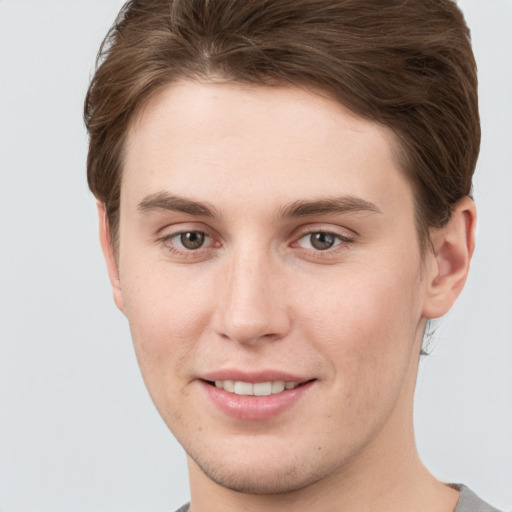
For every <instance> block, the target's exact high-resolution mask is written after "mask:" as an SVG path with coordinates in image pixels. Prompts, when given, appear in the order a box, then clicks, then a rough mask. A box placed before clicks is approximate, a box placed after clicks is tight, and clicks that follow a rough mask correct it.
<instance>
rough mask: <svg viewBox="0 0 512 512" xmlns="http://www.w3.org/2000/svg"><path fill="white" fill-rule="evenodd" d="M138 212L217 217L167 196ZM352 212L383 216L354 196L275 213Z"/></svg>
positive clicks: (202, 206)
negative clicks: (167, 212)
mask: <svg viewBox="0 0 512 512" xmlns="http://www.w3.org/2000/svg"><path fill="white" fill-rule="evenodd" d="M137 209H138V210H139V211H140V212H142V213H146V212H152V211H159V210H162V211H172V212H180V213H186V214H188V215H194V216H197V217H211V218H213V217H216V216H217V213H216V211H215V208H214V207H213V206H211V205H209V204H207V203H202V202H199V201H195V200H193V199H188V198H186V197H182V196H175V195H172V194H169V193H167V192H157V193H154V194H149V195H148V196H146V197H145V198H144V199H143V200H142V201H141V202H140V203H139V204H138V207H137ZM351 212H369V213H382V212H381V210H380V209H379V208H378V207H377V206H376V205H375V204H374V203H372V202H370V201H367V200H365V199H362V198H359V197H355V196H350V195H349V196H340V197H328V198H322V199H315V200H299V201H295V202H293V203H291V204H290V205H288V206H285V207H283V208H280V209H279V210H278V212H277V213H278V217H281V218H299V217H308V216H312V215H326V214H336V213H338V214H343V213H351Z"/></svg>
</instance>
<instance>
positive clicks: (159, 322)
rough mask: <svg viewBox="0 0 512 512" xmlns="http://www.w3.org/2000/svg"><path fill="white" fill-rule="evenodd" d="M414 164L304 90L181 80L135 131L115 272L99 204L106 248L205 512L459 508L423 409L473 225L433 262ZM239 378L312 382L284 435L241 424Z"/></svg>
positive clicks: (464, 209) (280, 424)
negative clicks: (436, 465) (222, 394)
mask: <svg viewBox="0 0 512 512" xmlns="http://www.w3.org/2000/svg"><path fill="white" fill-rule="evenodd" d="M397 151H398V147H397V145H396V142H395V138H394V136H393V133H392V132H391V131H390V130H388V129H387V128H385V127H383V126H381V125H378V124H376V123H373V122H371V121H368V120H364V119H362V118H359V117H357V116H355V115H354V114H352V113H350V112H348V111H347V110H346V109H344V108H343V107H342V106H341V105H339V104H338V103H336V102H334V101H332V100H331V99H329V98H326V97H324V96H322V95H320V94H317V93H315V92H313V91H308V90H303V89H299V88H292V87H274V88H264V87H248V86H242V85H237V84H228V83H222V84H221V83H198V82H195V81H185V82H179V83H177V84H173V85H172V86H169V87H168V88H167V89H165V90H164V91H163V92H161V93H159V95H158V96H155V97H154V98H153V99H152V100H151V101H150V102H149V104H148V105H147V107H146V108H145V109H144V111H143V112H142V114H141V115H140V116H139V117H138V118H137V120H136V121H135V122H134V123H133V125H132V126H131V129H130V131H129V134H128V139H127V144H126V154H125V165H124V170H123V177H122V187H121V211H120V228H119V229H120V232H119V235H120V236H119V240H120V244H119V249H118V253H117V254H116V255H114V252H113V250H112V246H111V244H110V236H109V231H108V222H107V221H106V217H105V214H104V208H103V206H102V205H99V213H100V234H101V239H102V246H103V249H104V253H105V257H106V260H107V266H108V269H109V274H110V278H111V282H112V286H113V292H114V299H115V301H116V304H117V305H118V307H119V308H120V309H121V311H123V312H124V313H125V315H126V316H127V318H128V320H129V323H130V328H131V332H132V337H133V341H134V345H135V350H136V353H137V357H138V361H139V364H140V367H141V370H142V374H143V376H144V379H145V382H146V385H147V387H148V390H149V392H150V394H151V396H152V399H153V401H154V403H155V405H156V406H157V408H158V410H159V412H160V414H161V415H162V417H163V419H164V421H165V422H166V423H167V425H168V426H169V428H170V429H171V430H172V432H173V433H174V435H175V436H176V437H177V439H178V440H179V442H180V443H181V444H182V445H183V447H184V449H185V450H186V452H187V454H188V457H189V472H190V481H191V496H192V501H191V503H192V509H193V512H203V511H206V510H208V511H210V512H212V511H213V512H215V511H217V510H219V511H220V510H223V511H230V510H233V511H235V510H237V511H239V510H251V511H252V510H254V511H256V510H263V509H264V510H280V511H283V510H284V511H286V510H292V509H296V507H297V506H300V507H301V509H304V510H309V511H315V510H322V511H325V510H345V509H347V510H351V511H359V510H361V511H363V510H365V511H366V510H376V509H378V510H381V511H386V510H416V511H423V510H425V511H426V510H429V511H430V512H432V511H450V510H453V508H454V507H455V504H456V501H457V497H458V494H457V492H456V491H454V490H453V489H451V488H448V487H447V486H445V485H443V484H441V483H440V482H438V481H437V480H435V479H434V478H433V477H432V476H431V475H430V474H429V473H428V472H427V470H426V469H425V468H424V467H423V465H422V464H421V462H420V461H419V459H418V456H417V453H416V449H415V445H414V434H413V428H412V404H413V394H414V386H415V381H416V373H417V367H418V359H419V352H420V347H421V342H422V335H423V330H424V327H425V322H426V321H427V319H429V318H435V317H439V316H441V315H443V314H444V313H445V312H446V311H447V310H448V309H449V308H450V306H451V305H452V304H453V302H454V300H455V299H456V297H457V296H458V294H459V293H460V291H461V289H462V286H463V284H464V281H465V278H466V275H467V271H468V266H469V260H470V257H471V254H472V251H473V245H474V234H473V232H474V223H475V209H474V205H473V203H472V202H471V201H470V200H469V199H467V198H466V199H463V200H461V201H460V202H459V203H458V204H457V205H456V207H455V209H454V213H453V215H452V219H451V220H450V222H449V223H448V225H447V226H446V227H445V228H443V229H440V230H436V231H435V232H432V233H431V235H432V250H431V251H427V254H426V255H425V256H424V257H423V258H422V255H421V252H420V247H419V243H418V236H417V232H416V226H415V220H414V219H415V217H414V193H413V190H412V188H411V185H410V183H409V181H408V180H407V178H406V177H405V175H404V173H403V172H402V170H401V169H400V168H399V166H398V163H397V161H398V159H397V158H396V155H397ZM171 196H172V200H170V199H169V198H170V197H171ZM340 198H341V199H342V201H341V203H342V204H341V206H343V208H340ZM347 198H349V199H350V201H348V202H347ZM327 199H328V200H330V201H331V202H330V203H329V205H327V206H326V203H325V201H326V200H327ZM333 199H335V200H336V205H337V208H333V201H332V200H333ZM184 200H186V201H193V204H192V205H191V204H190V202H185V201H184ZM318 201H323V203H322V205H323V210H322V209H319V208H316V211H310V212H309V214H306V213H307V212H304V211H303V212H302V214H301V215H298V214H297V211H295V212H294V213H295V214H294V215H293V214H291V213H292V212H291V210H293V206H294V205H295V206H296V205H297V203H298V202H305V203H311V202H317V203H318ZM347 203H350V204H351V205H352V207H350V208H347ZM197 204H199V205H201V206H202V207H204V208H208V209H209V210H210V212H209V213H211V214H212V215H206V211H205V210H204V209H203V210H201V209H200V208H199V207H198V206H197ZM354 204H356V205H357V206H358V208H354V207H353V205H354ZM184 205H185V206H184ZM361 205H363V207H361ZM192 206H193V207H194V208H195V209H194V208H192ZM316 206H317V207H318V204H316ZM176 210H183V211H176ZM182 232H189V233H196V235H195V236H196V237H197V233H198V232H202V233H205V235H206V236H205V242H204V245H203V246H202V247H200V248H198V249H197V250H190V249H187V248H186V247H184V246H183V245H182V244H181V243H180V241H181V240H182V239H181V238H180V235H179V233H182ZM311 233H324V234H325V233H330V234H331V236H332V237H333V238H332V240H333V241H334V244H333V246H332V247H331V248H328V249H326V250H318V249H317V248H315V247H314V246H313V245H312V239H311ZM192 236H194V235H192ZM226 368H227V369H240V370H242V371H261V370H268V369H273V370H279V371H287V372H292V373H294V374H298V375H301V376H304V377H307V379H314V382H313V383H312V385H310V386H309V388H308V389H307V391H306V392H304V393H303V394H302V396H301V397H300V399H299V400H298V401H297V402H295V403H294V404H293V405H292V406H291V407H290V408H288V409H286V410H285V411H284V412H283V413H281V414H279V415H278V416H277V417H272V418H270V419H267V420H263V421H251V420H241V419H236V418H233V417H230V416H228V415H226V414H224V413H223V412H222V411H220V410H219V409H218V408H217V407H216V405H215V404H213V403H212V402H211V400H210V399H209V398H208V396H207V395H206V393H205V392H204V383H203V382H202V380H201V379H202V378H203V376H204V375H205V374H206V373H208V372H212V371H217V370H221V369H226Z"/></svg>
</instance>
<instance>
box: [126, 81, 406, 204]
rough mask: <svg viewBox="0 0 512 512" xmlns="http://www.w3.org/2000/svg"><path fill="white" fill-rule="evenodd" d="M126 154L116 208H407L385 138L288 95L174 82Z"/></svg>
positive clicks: (349, 116) (327, 102) (385, 133)
mask: <svg viewBox="0 0 512 512" xmlns="http://www.w3.org/2000/svg"><path fill="white" fill-rule="evenodd" d="M125 149H126V151H125V166H124V174H123V178H122V183H123V185H122V190H121V201H122V203H123V201H124V202H126V201H129V202H130V203H132V204H134V203H135V202H136V201H137V198H140V197H141V196H145V195H148V194H154V193H158V192H160V191H169V192H172V193H173V194H180V195H185V196H187V197H194V198H196V199H198V200H202V201H209V202H211V201H212V200H214V199H215V198H216V197H219V198H222V199H224V204H223V206H224V207H225V208H228V207H229V206H230V202H231V200H234V199H235V198H236V199H238V200H239V201H240V203H243V202H244V201H251V202H253V201H254V199H255V198H258V199H259V201H260V203H259V204H260V205H261V204H266V205H271V204H272V205H273V206H274V207H279V206H280V204H279V203H283V202H291V201H294V200H297V199H302V198H303V197H302V196H304V195H306V196H311V197H314V196H316V197H323V196H326V195H332V194H334V193H336V194H349V195H352V196H358V197H363V198H364V199H367V200H369V201H376V200H378V201H381V202H382V201H384V202H386V203H389V204H392V203H393V201H396V200H400V201H403V200H404V199H405V200H406V202H407V203H412V197H411V196H412V191H411V188H410V187H409V184H408V183H406V180H405V178H404V176H403V173H402V172H401V170H400V169H399V165H398V163H397V162H398V159H397V158H396V153H397V142H396V140H395V137H394V134H393V133H392V131H391V130H389V129H388V128H386V127H384V126H382V125H380V124H378V123H375V122H372V121H369V120H366V119H363V118H361V117H359V116H356V115H354V114H353V113H351V112H350V111H348V110H347V109H346V108H344V107H343V106H342V105H341V104H339V103H338V102H335V101H334V100H332V99H330V98H329V97H326V96H325V95H323V94H321V93H320V92H317V91H311V90H304V89H301V88H296V87H259V86H244V85H240V84H232V83H199V82H196V81H182V82H178V83H176V84H173V85H170V86H169V87H168V88H166V89H165V90H163V91H161V92H160V93H159V94H158V95H156V96H155V97H153V98H152V99H151V101H150V102H149V103H148V104H147V105H146V107H145V108H144V110H143V111H142V112H141V114H140V115H139V116H138V117H137V119H136V120H135V121H134V123H133V124H132V126H131V128H130V130H129V133H128V137H127V145H126V148H125ZM404 194H405V196H404ZM226 199H229V201H226Z"/></svg>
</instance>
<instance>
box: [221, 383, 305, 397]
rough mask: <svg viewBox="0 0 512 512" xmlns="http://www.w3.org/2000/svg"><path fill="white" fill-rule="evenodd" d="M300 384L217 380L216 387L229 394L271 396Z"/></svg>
mask: <svg viewBox="0 0 512 512" xmlns="http://www.w3.org/2000/svg"><path fill="white" fill-rule="evenodd" d="M299 385H300V383H298V382H284V381H282V380H275V381H268V382H255V383H252V382H243V381H240V380H216V381H215V387H216V388H219V389H223V390H224V391H227V392H228V393H233V394H235V395H245V396H269V395H275V394H277V393H282V392H283V391H285V390H289V389H295V388H296V387H297V386H299Z"/></svg>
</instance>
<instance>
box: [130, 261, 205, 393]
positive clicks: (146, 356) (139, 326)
mask: <svg viewBox="0 0 512 512" xmlns="http://www.w3.org/2000/svg"><path fill="white" fill-rule="evenodd" d="M123 270H124V272H123V273H122V275H121V281H122V290H123V296H124V301H125V312H126V316H127V318H128V321H129V324H130V330H131V334H132V339H133V342H134V347H135V351H136V354H137V358H138V361H139V364H140V367H141V370H142V373H143V375H144V378H145V380H146V383H147V385H148V387H151V383H150V382H148V379H151V380H153V381H157V380H159V379H162V378H164V379H165V380H167V379H171V378H172V375H182V374H183V372H184V369H185V368H187V361H188V360H193V358H194V354H195V350H196V346H197V343H198V340H199V339H200V337H201V334H202V333H203V332H204V330H205V329H206V328H207V325H208V323H209V318H210V316H211V311H212V304H214V301H212V300H211V297H210V296H209V295H208V290H209V289H210V288H211V286H209V285H208V283H205V282H204V278H203V279H202V280H201V281H199V280H195V279H194V277H193V276H191V275H190V273H188V274H187V276H183V275H181V273H179V272H173V273H172V274H171V273H170V272H169V269H168V268H166V265H162V266H159V265H158V264H155V265H150V264H148V265H147V266H145V268H144V269H140V268H135V267H133V269H132V268H131V267H130V266H129V265H128V264H127V265H126V266H125V268H124V269H123ZM125 276H126V279H123V277H125Z"/></svg>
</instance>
